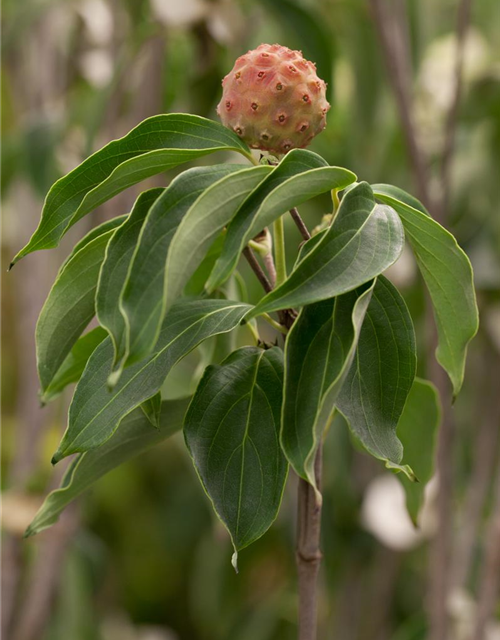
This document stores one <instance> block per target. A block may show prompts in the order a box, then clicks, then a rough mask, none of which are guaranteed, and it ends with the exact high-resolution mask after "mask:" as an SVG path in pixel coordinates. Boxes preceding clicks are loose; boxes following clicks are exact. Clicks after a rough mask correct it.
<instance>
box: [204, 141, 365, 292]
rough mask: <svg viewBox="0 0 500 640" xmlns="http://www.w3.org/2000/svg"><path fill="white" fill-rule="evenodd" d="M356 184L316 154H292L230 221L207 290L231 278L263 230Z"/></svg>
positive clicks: (344, 171) (347, 173) (352, 177)
mask: <svg viewBox="0 0 500 640" xmlns="http://www.w3.org/2000/svg"><path fill="white" fill-rule="evenodd" d="M355 180H356V176H355V175H354V173H352V172H351V171H348V170H347V169H343V168H341V167H330V166H329V165H328V164H327V163H326V161H325V160H323V158H322V157H321V156H318V155H317V154H316V153H312V152H311V151H306V150H304V149H293V150H292V151H290V153H288V154H287V155H286V156H285V157H284V158H283V160H282V161H281V162H280V163H279V165H277V166H276V167H274V169H273V171H272V173H271V174H270V175H268V176H267V177H266V179H265V180H264V181H263V182H262V184H260V185H259V187H258V188H257V189H255V191H254V192H253V193H252V194H251V195H250V196H249V197H248V198H247V200H246V201H245V202H244V203H243V205H242V206H241V207H240V209H239V210H238V212H237V214H236V216H235V217H234V219H233V220H232V221H231V223H230V225H229V227H228V230H227V235H226V239H225V242H224V247H223V249H222V254H221V256H220V258H219V260H218V261H217V263H216V265H215V268H214V270H213V272H212V273H211V274H210V278H209V280H208V282H207V289H208V290H209V291H213V290H214V289H215V288H217V287H218V286H220V285H221V284H222V283H223V282H224V281H225V280H226V279H227V278H228V277H229V276H230V275H231V273H232V271H233V270H234V268H235V267H236V265H237V263H238V259H239V256H240V253H241V252H242V250H243V249H244V248H245V246H246V244H247V243H248V241H249V240H251V239H252V238H253V237H254V236H255V235H256V234H257V233H259V232H260V231H262V229H263V228H264V227H266V226H268V225H270V224H271V223H272V222H274V220H276V219H277V218H279V216H281V215H282V214H284V213H286V212H287V211H288V210H289V209H291V208H292V207H295V206H298V205H300V204H301V203H303V202H306V201H307V200H310V199H311V198H314V197H315V196H317V195H319V194H321V193H325V192H326V191H331V190H332V189H343V188H345V187H347V186H348V185H349V184H351V183H352V182H354V181H355Z"/></svg>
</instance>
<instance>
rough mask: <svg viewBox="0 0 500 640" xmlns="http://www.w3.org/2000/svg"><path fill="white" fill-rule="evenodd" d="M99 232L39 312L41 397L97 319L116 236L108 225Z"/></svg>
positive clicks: (59, 277) (62, 274)
mask: <svg viewBox="0 0 500 640" xmlns="http://www.w3.org/2000/svg"><path fill="white" fill-rule="evenodd" d="M98 229H105V230H106V231H105V232H104V233H101V234H100V235H96V230H93V231H92V232H91V233H92V234H93V240H91V241H90V242H83V241H82V243H81V247H82V248H81V249H80V250H79V251H77V252H76V253H73V254H72V255H71V256H70V258H69V259H68V260H67V261H66V262H65V263H64V264H63V266H62V267H61V269H60V270H59V273H58V275H57V278H56V281H55V282H54V284H53V286H52V289H51V290H50V293H49V295H48V297H47V300H46V301H45V304H44V305H43V308H42V311H41V312H40V317H39V318H38V323H37V325H36V334H35V338H36V354H37V366H38V376H39V378H40V384H41V392H42V395H43V393H45V390H46V389H47V388H48V386H49V384H50V383H51V381H52V379H53V377H54V376H55V375H56V373H57V371H58V369H59V367H60V366H61V365H62V363H63V361H64V359H65V358H66V356H67V355H68V354H69V352H70V351H71V348H72V347H73V345H74V344H75V342H76V341H77V340H78V337H79V336H80V335H81V334H82V331H83V330H84V329H85V327H86V326H87V325H88V323H89V322H90V321H91V320H92V318H93V317H94V314H95V292H96V288H97V280H98V277H99V270H100V268H101V264H102V261H103V260H104V253H105V251H106V247H107V244H108V242H109V240H110V238H111V236H112V235H113V233H114V229H113V228H111V229H110V228H109V225H107V223H105V224H104V225H101V227H98ZM84 240H85V239H84Z"/></svg>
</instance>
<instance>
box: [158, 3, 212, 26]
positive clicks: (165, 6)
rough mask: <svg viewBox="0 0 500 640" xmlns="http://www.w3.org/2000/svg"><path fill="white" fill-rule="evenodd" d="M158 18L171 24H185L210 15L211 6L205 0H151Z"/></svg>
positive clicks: (164, 22)
mask: <svg viewBox="0 0 500 640" xmlns="http://www.w3.org/2000/svg"><path fill="white" fill-rule="evenodd" d="M150 2H151V9H152V11H153V14H154V16H155V18H156V19H157V20H159V21H160V22H162V23H163V24H166V25H170V26H185V25H189V24H193V23H194V22H198V21H199V20H201V19H202V18H204V17H205V16H207V15H208V13H209V6H208V5H207V4H206V3H205V2H203V0H150Z"/></svg>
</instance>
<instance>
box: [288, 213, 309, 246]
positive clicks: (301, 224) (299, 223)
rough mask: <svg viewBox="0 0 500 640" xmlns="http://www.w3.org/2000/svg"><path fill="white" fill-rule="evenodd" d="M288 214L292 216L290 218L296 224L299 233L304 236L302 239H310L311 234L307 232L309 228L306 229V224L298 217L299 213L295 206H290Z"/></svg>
mask: <svg viewBox="0 0 500 640" xmlns="http://www.w3.org/2000/svg"><path fill="white" fill-rule="evenodd" d="M290 215H291V216H292V219H293V221H294V222H295V224H296V225H297V229H298V230H299V231H300V234H301V236H302V237H303V238H304V240H310V239H311V234H310V233H309V230H308V229H307V227H306V225H305V224H304V221H303V220H302V218H301V217H300V213H299V212H298V209H297V207H292V208H291V209H290Z"/></svg>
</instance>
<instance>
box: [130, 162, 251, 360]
mask: <svg viewBox="0 0 500 640" xmlns="http://www.w3.org/2000/svg"><path fill="white" fill-rule="evenodd" d="M242 169H248V168H247V167H244V166H242V165H234V164H233V165H229V164H226V165H215V166H211V167H198V168H194V169H189V170H188V171H185V172H184V173H182V174H181V175H179V176H178V177H177V178H176V179H175V180H173V181H172V183H171V184H170V186H169V187H168V188H167V189H166V190H165V192H164V194H163V195H162V196H161V197H160V198H159V199H158V200H157V202H155V204H154V206H153V207H152V208H151V210H150V211H149V213H148V216H147V218H146V220H145V222H144V226H143V228H142V230H141V234H140V238H139V242H138V244H137V246H136V247H135V250H134V254H133V257H132V260H131V264H130V268H129V270H128V274H127V276H126V282H125V285H124V287H123V292H122V294H121V298H120V308H121V311H122V313H123V317H124V319H125V325H126V340H125V344H123V346H122V348H121V349H120V350H119V351H118V357H117V361H118V362H122V363H123V366H129V365H130V364H133V363H134V362H138V361H139V360H141V359H142V358H144V357H146V356H147V355H148V354H149V353H150V352H151V349H152V348H153V347H154V345H155V342H156V340H157V339H158V334H159V331H160V328H161V323H162V320H163V317H164V315H165V310H164V307H165V293H164V290H165V264H166V259H167V254H168V250H169V247H170V244H171V241H172V238H173V236H174V234H175V232H176V230H177V228H178V227H179V224H180V223H181V221H182V219H183V218H184V216H185V215H186V214H187V212H188V211H189V209H190V208H191V205H192V204H193V203H194V202H195V201H196V200H197V199H198V197H199V196H200V194H202V193H203V192H205V191H206V190H207V189H208V188H210V187H211V186H212V185H213V184H214V183H217V182H218V181H219V180H221V179H223V178H224V177H226V176H228V175H230V174H234V173H235V172H238V171H241V170H242ZM185 262H186V259H185V256H184V263H185Z"/></svg>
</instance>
